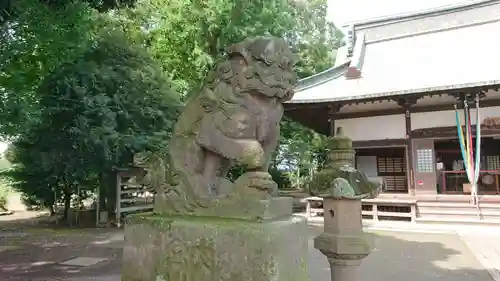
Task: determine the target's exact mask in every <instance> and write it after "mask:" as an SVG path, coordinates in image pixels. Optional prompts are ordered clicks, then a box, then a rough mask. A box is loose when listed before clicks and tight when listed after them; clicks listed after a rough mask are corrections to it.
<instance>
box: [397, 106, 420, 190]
mask: <svg viewBox="0 0 500 281" xmlns="http://www.w3.org/2000/svg"><path fill="white" fill-rule="evenodd" d="M395 101H396V102H397V103H398V105H400V106H401V107H403V109H404V118H405V138H406V175H407V176H406V178H407V184H408V193H409V194H411V195H413V196H414V195H415V180H414V178H415V169H414V160H413V140H412V134H411V131H412V130H411V108H412V107H413V106H414V105H415V104H417V101H418V97H414V96H408V97H401V98H397V99H395Z"/></svg>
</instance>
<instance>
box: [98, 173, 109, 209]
mask: <svg viewBox="0 0 500 281" xmlns="http://www.w3.org/2000/svg"><path fill="white" fill-rule="evenodd" d="M106 185H107V182H106V173H105V172H101V175H100V178H99V194H98V196H99V210H101V211H104V210H106V190H107V189H106V188H107V186H106Z"/></svg>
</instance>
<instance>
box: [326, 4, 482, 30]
mask: <svg viewBox="0 0 500 281" xmlns="http://www.w3.org/2000/svg"><path fill="white" fill-rule="evenodd" d="M476 1H477V0H476ZM464 2H470V0H469V1H467V0H412V1H409V0H406V1H405V0H376V1H374V0H349V1H345V0H342V1H341V0H328V16H329V18H330V19H331V20H333V22H334V23H335V25H336V26H337V27H338V28H340V27H342V26H343V25H344V24H345V23H348V22H352V21H359V20H365V19H371V18H378V17H384V16H390V15H394V14H400V13H407V12H414V11H419V10H426V9H430V8H435V7H441V6H447V5H452V4H457V3H464Z"/></svg>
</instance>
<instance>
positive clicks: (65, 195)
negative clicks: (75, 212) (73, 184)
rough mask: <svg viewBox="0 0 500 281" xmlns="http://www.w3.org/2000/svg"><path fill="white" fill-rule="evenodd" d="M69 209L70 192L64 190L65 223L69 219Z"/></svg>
mask: <svg viewBox="0 0 500 281" xmlns="http://www.w3.org/2000/svg"><path fill="white" fill-rule="evenodd" d="M70 208H71V192H70V191H69V190H68V189H67V188H65V189H64V217H63V219H64V220H65V221H67V220H68V218H69V209H70Z"/></svg>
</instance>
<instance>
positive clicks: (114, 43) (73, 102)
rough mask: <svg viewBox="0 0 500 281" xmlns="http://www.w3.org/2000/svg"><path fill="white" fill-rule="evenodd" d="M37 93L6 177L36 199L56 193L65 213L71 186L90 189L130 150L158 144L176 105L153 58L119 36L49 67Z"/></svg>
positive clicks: (166, 134)
mask: <svg viewBox="0 0 500 281" xmlns="http://www.w3.org/2000/svg"><path fill="white" fill-rule="evenodd" d="M37 94H38V95H39V96H40V101H39V105H40V114H39V121H38V122H36V123H33V124H32V126H30V127H29V128H28V130H27V131H26V133H24V134H22V135H21V136H20V137H19V139H18V140H17V141H16V142H14V146H15V149H14V156H13V158H14V159H16V160H17V161H14V162H17V163H19V165H15V166H14V169H13V170H11V171H10V173H7V176H10V178H11V179H12V180H13V181H15V183H16V185H15V186H16V188H17V189H18V190H19V191H21V192H23V193H24V194H28V195H32V196H33V197H34V198H36V199H37V200H38V202H40V201H43V202H49V203H47V204H51V203H52V204H53V203H54V202H50V200H49V198H53V196H55V197H56V198H57V195H58V196H61V195H62V196H63V197H64V202H65V209H66V210H67V209H68V208H69V203H70V200H71V195H72V194H74V193H75V190H76V189H77V188H83V189H85V188H90V189H92V188H95V187H96V185H97V184H98V183H99V181H100V180H102V179H103V174H104V175H105V176H106V175H109V174H111V173H112V170H113V168H114V167H123V166H126V165H130V164H131V162H132V157H133V155H134V154H135V153H137V152H141V151H147V150H157V149H159V148H160V147H164V146H165V145H166V144H165V142H166V140H167V139H168V138H169V134H170V132H171V128H172V125H173V122H174V120H175V119H176V117H177V115H178V111H179V107H180V101H179V99H178V98H177V95H176V93H175V92H173V91H172V90H171V87H170V82H169V80H168V79H166V78H165V76H164V75H163V72H162V70H161V68H160V67H159V65H158V64H157V63H156V61H154V60H153V59H152V58H151V56H150V55H149V54H148V53H147V52H146V51H144V49H142V48H141V47H140V46H136V45H134V44H131V43H130V42H128V40H127V39H126V38H124V37H123V36H105V37H103V38H102V39H101V40H99V41H98V42H96V44H94V46H93V47H91V48H90V49H89V50H87V51H86V52H84V53H83V55H82V56H81V57H80V58H78V59H77V60H75V61H73V62H71V63H67V64H64V65H63V66H61V67H59V68H57V69H56V70H55V71H53V72H52V73H50V74H49V75H48V76H47V77H46V78H45V79H43V81H42V83H41V84H40V86H39V87H38V89H37ZM30 174H31V176H30ZM43 175H46V176H47V179H46V180H43V181H40V184H35V185H33V182H32V180H31V179H33V178H36V179H40V178H42V177H43ZM101 184H102V182H101ZM113 190H114V188H113ZM42 191H44V192H42ZM54 193H56V195H54ZM35 201H36V200H35ZM47 204H45V205H47Z"/></svg>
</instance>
